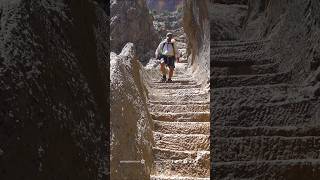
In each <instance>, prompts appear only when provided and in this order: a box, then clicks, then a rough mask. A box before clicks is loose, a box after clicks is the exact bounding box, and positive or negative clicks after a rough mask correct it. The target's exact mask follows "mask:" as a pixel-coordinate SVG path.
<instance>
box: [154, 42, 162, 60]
mask: <svg viewBox="0 0 320 180" xmlns="http://www.w3.org/2000/svg"><path fill="white" fill-rule="evenodd" d="M161 44H162V42H161V43H160V44H159V45H158V47H157V49H156V52H155V56H156V58H158V57H159V54H160V50H161Z"/></svg>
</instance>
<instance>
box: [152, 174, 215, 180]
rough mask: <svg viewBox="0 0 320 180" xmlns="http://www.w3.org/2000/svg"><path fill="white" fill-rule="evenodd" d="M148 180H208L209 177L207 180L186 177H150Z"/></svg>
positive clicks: (205, 179) (204, 179)
mask: <svg viewBox="0 0 320 180" xmlns="http://www.w3.org/2000/svg"><path fill="white" fill-rule="evenodd" d="M150 180H210V177H207V178H197V177H186V176H163V175H159V176H155V175H152V176H150Z"/></svg>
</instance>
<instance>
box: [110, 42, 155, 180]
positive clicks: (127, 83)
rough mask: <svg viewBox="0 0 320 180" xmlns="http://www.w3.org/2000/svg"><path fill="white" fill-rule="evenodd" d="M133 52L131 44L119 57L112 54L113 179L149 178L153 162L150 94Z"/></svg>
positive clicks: (111, 157)
mask: <svg viewBox="0 0 320 180" xmlns="http://www.w3.org/2000/svg"><path fill="white" fill-rule="evenodd" d="M134 49H135V48H134V46H133V44H132V43H128V44H127V45H126V46H125V47H124V48H123V50H122V52H121V53H120V54H119V55H116V54H115V53H111V62H110V65H111V66H110V79H111V89H110V93H111V99H110V105H111V109H110V112H111V116H110V119H111V138H110V139H111V144H110V147H111V154H110V155H111V156H110V159H111V178H112V179H119V180H120V179H121V180H125V179H128V180H131V179H132V178H133V177H134V179H141V180H142V179H149V178H150V171H151V165H152V162H153V161H152V142H153V136H152V131H151V128H152V121H151V117H150V114H149V112H148V109H147V105H146V95H147V94H146V93H147V91H146V88H145V86H144V84H143V78H142V77H143V75H142V66H141V64H140V63H139V61H138V57H137V55H136V53H135V51H134ZM141 160H142V161H144V162H143V163H140V162H141ZM120 161H137V162H133V163H126V162H123V163H121V162H120Z"/></svg>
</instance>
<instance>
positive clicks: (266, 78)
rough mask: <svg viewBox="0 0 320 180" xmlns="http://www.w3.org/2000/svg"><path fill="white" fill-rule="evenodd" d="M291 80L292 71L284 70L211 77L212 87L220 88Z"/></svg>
mask: <svg viewBox="0 0 320 180" xmlns="http://www.w3.org/2000/svg"><path fill="white" fill-rule="evenodd" d="M290 80H291V72H282V73H275V74H259V75H239V76H236V75H234V76H218V77H211V78H210V84H211V87H212V88H220V87H239V86H254V85H266V84H279V83H284V82H289V81H290Z"/></svg>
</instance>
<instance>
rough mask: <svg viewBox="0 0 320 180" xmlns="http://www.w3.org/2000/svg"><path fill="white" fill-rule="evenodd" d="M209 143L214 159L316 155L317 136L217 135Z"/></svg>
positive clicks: (319, 154) (319, 145) (318, 153)
mask: <svg viewBox="0 0 320 180" xmlns="http://www.w3.org/2000/svg"><path fill="white" fill-rule="evenodd" d="M211 142H212V147H211V149H212V158H211V159H212V161H214V162H217V161H218V162H219V161H223V162H229V161H250V160H256V161H259V160H289V159H319V158H320V151H319V150H320V137H319V136H318V137H315V136H304V137H282V136H266V137H265V136H253V137H226V138H223V137H217V138H212V139H211ZM226 147H228V148H226Z"/></svg>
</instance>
